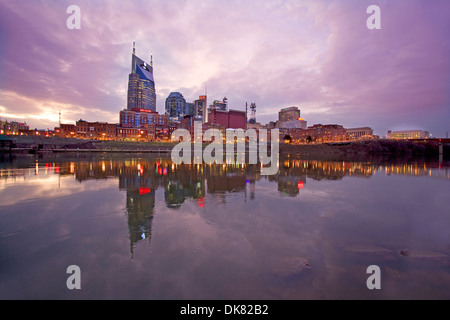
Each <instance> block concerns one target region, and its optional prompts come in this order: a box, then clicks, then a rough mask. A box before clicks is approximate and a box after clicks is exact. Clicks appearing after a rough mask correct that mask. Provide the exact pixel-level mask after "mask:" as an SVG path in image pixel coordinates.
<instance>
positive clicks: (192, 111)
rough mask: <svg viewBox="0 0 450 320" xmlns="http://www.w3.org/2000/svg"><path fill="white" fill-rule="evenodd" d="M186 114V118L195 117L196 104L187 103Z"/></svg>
mask: <svg viewBox="0 0 450 320" xmlns="http://www.w3.org/2000/svg"><path fill="white" fill-rule="evenodd" d="M184 114H185V115H186V116H194V115H195V104H194V103H192V102H186V105H185V110H184Z"/></svg>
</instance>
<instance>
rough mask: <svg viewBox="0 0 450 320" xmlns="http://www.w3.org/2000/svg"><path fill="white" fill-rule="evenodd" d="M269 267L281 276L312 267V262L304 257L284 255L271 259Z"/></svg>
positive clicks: (294, 273)
mask: <svg viewBox="0 0 450 320" xmlns="http://www.w3.org/2000/svg"><path fill="white" fill-rule="evenodd" d="M268 267H269V270H270V272H271V273H273V274H275V275H277V276H280V277H288V276H292V275H296V274H299V273H301V272H303V271H304V270H308V269H311V264H310V263H309V262H308V260H307V259H305V258H302V257H283V258H274V259H271V260H269V261H268Z"/></svg>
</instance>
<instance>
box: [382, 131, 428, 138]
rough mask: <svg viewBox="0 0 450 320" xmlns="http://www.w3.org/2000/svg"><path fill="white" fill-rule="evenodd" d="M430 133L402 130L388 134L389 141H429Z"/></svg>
mask: <svg viewBox="0 0 450 320" xmlns="http://www.w3.org/2000/svg"><path fill="white" fill-rule="evenodd" d="M428 136H429V135H428V131H423V130H402V131H391V130H389V131H388V132H387V136H386V138H388V139H428Z"/></svg>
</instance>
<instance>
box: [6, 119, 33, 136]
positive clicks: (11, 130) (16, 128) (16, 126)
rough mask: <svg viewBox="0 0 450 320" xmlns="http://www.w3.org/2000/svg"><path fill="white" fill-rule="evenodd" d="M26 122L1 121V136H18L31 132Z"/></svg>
mask: <svg viewBox="0 0 450 320" xmlns="http://www.w3.org/2000/svg"><path fill="white" fill-rule="evenodd" d="M29 129H30V127H29V126H28V125H27V123H26V122H17V121H7V120H4V121H3V120H0V134H7V135H18V134H20V132H23V131H27V130H29Z"/></svg>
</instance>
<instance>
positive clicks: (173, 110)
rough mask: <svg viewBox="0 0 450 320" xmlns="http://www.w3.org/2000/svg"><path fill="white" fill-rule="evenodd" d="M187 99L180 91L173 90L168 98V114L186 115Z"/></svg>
mask: <svg viewBox="0 0 450 320" xmlns="http://www.w3.org/2000/svg"><path fill="white" fill-rule="evenodd" d="M185 112H186V99H184V97H183V95H182V94H181V93H179V92H171V93H170V94H169V96H168V97H167V98H166V115H167V116H168V117H170V118H174V117H179V116H184V115H185Z"/></svg>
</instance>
